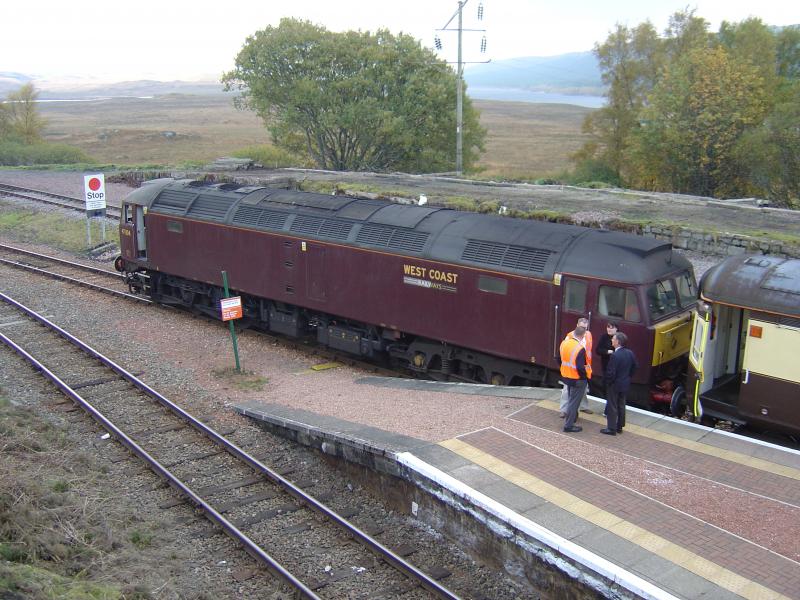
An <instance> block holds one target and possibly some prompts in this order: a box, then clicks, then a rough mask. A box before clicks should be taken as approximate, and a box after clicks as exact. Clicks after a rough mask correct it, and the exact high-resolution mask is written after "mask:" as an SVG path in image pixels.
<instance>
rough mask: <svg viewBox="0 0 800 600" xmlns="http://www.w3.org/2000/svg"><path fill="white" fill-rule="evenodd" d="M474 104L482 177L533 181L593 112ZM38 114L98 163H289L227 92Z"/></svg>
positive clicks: (57, 107) (57, 136) (46, 107)
mask: <svg viewBox="0 0 800 600" xmlns="http://www.w3.org/2000/svg"><path fill="white" fill-rule="evenodd" d="M473 104H474V106H476V107H477V108H478V109H479V110H480V111H481V124H482V125H483V126H484V127H486V129H487V131H488V136H487V140H486V153H485V154H484V155H483V156H482V157H481V159H480V160H479V162H478V164H477V165H476V166H477V172H476V173H475V175H476V176H478V177H480V178H485V179H497V178H504V179H510V180H520V181H533V180H535V179H537V178H542V177H548V176H551V175H552V174H554V173H558V172H563V171H564V170H566V169H568V168H569V167H570V166H571V163H570V161H569V155H570V154H571V153H573V152H575V151H576V150H578V148H580V146H581V144H582V143H583V141H584V139H585V136H584V134H582V133H581V123H582V122H583V119H584V117H585V116H586V115H587V114H588V113H589V112H590V111H591V109H588V108H583V107H579V106H571V105H566V104H529V103H525V102H493V101H488V100H475V101H473ZM41 113H42V116H43V117H44V118H46V119H47V120H48V128H47V130H46V132H45V139H46V141H48V142H54V143H63V144H69V145H71V146H75V147H76V148H80V149H81V150H83V151H84V152H85V153H86V154H88V155H89V156H91V157H92V158H94V159H95V160H96V161H97V162H98V163H99V164H107V165H134V164H142V165H145V164H146V165H173V166H175V165H190V166H202V165H204V164H207V163H208V162H211V161H212V160H214V159H215V158H219V157H220V156H249V155H257V156H253V158H256V160H259V158H260V159H261V160H262V161H263V163H264V164H265V165H266V166H270V167H271V166H274V165H275V164H279V165H283V164H289V163H291V162H293V160H294V159H293V158H292V157H289V156H288V155H286V154H285V153H281V152H280V151H277V150H275V149H274V148H272V145H271V143H270V141H269V134H268V133H267V131H266V129H265V128H264V124H263V122H262V121H261V119H260V118H258V117H257V116H256V115H255V114H254V113H253V112H250V111H240V110H237V109H236V108H234V107H233V101H232V96H230V95H226V94H206V95H181V94H170V95H166V96H159V97H156V98H152V99H140V98H114V99H111V100H107V101H103V102H47V103H43V104H42V106H41ZM173 133H174V134H175V135H172V134H173Z"/></svg>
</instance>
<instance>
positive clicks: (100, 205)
mask: <svg viewBox="0 0 800 600" xmlns="http://www.w3.org/2000/svg"><path fill="white" fill-rule="evenodd" d="M83 197H84V199H85V200H86V210H87V211H95V210H105V208H106V181H105V176H104V175H103V174H102V173H98V174H96V175H84V176H83Z"/></svg>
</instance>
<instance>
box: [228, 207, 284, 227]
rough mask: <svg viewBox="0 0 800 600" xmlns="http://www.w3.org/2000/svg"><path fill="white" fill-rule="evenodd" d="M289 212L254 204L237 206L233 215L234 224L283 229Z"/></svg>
mask: <svg viewBox="0 0 800 600" xmlns="http://www.w3.org/2000/svg"><path fill="white" fill-rule="evenodd" d="M288 218H289V213H282V212H277V211H274V210H264V209H262V208H258V207H254V206H239V208H238V209H236V214H235V215H234V216H233V224H234V225H244V226H245V227H257V228H260V229H278V230H280V229H283V227H284V225H286V219H288Z"/></svg>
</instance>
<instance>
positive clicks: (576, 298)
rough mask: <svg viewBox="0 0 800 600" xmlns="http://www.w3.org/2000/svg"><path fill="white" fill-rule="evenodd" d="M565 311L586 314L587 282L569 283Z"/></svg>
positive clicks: (565, 291)
mask: <svg viewBox="0 0 800 600" xmlns="http://www.w3.org/2000/svg"><path fill="white" fill-rule="evenodd" d="M564 310H568V311H570V312H577V313H584V312H586V282H585V281H573V280H570V281H567V285H566V287H565V289H564Z"/></svg>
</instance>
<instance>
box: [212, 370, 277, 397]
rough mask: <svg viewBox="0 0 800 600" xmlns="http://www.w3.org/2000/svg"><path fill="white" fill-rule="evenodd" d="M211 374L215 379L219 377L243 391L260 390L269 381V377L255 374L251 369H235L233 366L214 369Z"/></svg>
mask: <svg viewBox="0 0 800 600" xmlns="http://www.w3.org/2000/svg"><path fill="white" fill-rule="evenodd" d="M212 374H213V375H214V377H216V378H217V379H221V380H223V381H224V382H226V383H227V384H229V385H232V386H233V387H235V388H236V389H238V390H241V391H243V392H260V391H261V390H263V389H264V386H265V385H266V384H267V383H268V382H269V379H267V378H266V377H262V376H261V375H256V374H255V373H253V372H251V371H245V370H242V371H237V370H236V369H235V368H234V367H223V368H221V369H214V370H213V371H212Z"/></svg>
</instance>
